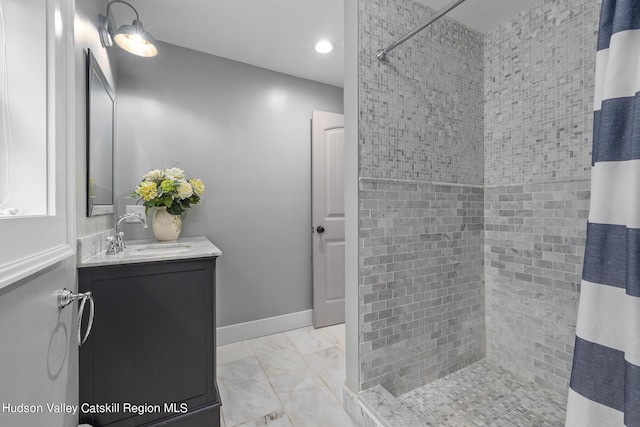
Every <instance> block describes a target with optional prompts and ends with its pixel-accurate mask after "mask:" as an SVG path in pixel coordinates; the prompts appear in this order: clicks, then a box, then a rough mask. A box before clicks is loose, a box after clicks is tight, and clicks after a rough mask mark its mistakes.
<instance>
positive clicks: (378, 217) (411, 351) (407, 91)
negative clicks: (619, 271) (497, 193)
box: [358, 0, 485, 394]
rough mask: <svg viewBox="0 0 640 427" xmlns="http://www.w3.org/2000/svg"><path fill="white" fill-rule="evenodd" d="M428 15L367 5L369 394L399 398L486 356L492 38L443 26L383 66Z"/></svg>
mask: <svg viewBox="0 0 640 427" xmlns="http://www.w3.org/2000/svg"><path fill="white" fill-rule="evenodd" d="M430 13H433V11H431V10H428V9H427V8H425V7H423V6H422V5H420V4H419V3H417V2H400V1H394V2H390V1H386V0H376V1H369V0H367V1H364V0H361V1H359V28H360V31H359V34H360V39H359V44H360V46H359V52H360V56H359V70H358V71H359V100H358V103H359V111H360V117H359V126H358V132H359V149H360V157H359V175H360V178H361V183H360V196H359V201H360V215H359V219H360V224H359V232H360V242H359V258H360V272H359V288H360V295H359V298H360V313H359V315H360V340H359V342H360V355H361V357H360V388H361V389H367V388H370V387H373V386H375V385H379V384H381V385H383V386H385V387H386V388H387V389H388V390H390V391H391V392H392V393H395V394H399V393H403V392H406V391H409V390H411V389H413V388H415V387H417V386H420V385H423V384H425V383H427V382H429V381H432V380H434V379H437V378H440V377H442V376H445V375H447V374H448V373H451V372H453V371H455V370H457V369H460V368H462V367H464V366H466V365H468V364H470V363H473V362H475V361H477V360H480V359H481V358H483V357H484V354H485V342H484V289H483V265H482V262H483V246H482V237H483V236H482V233H483V231H482V230H483V189H482V177H483V162H482V160H483V155H482V153H483V111H482V98H483V53H482V52H483V43H482V42H483V38H482V35H481V34H479V33H477V32H475V31H473V30H470V29H468V28H467V27H464V26H462V25H459V24H457V23H454V21H451V20H449V19H448V18H445V19H443V20H440V21H439V22H437V23H436V24H435V25H433V26H431V27H429V29H428V30H426V31H424V32H422V33H420V34H419V35H418V36H416V37H415V38H414V39H412V40H410V41H409V42H407V43H405V44H404V45H403V46H401V47H399V48H397V49H396V50H394V51H393V52H392V53H391V54H390V55H389V57H388V62H384V63H381V62H379V61H378V60H377V59H376V58H375V51H376V50H377V49H379V48H381V47H383V46H381V44H386V43H390V42H392V41H393V40H394V39H395V38H397V36H398V35H399V34H403V33H404V32H406V31H407V30H408V29H410V28H412V27H414V26H415V25H417V24H418V23H419V22H420V20H422V19H424V17H425V16H429V14H430ZM454 40H455V41H454ZM438 183H441V184H438ZM442 183H444V184H442Z"/></svg>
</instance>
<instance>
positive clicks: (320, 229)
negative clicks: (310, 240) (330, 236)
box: [316, 225, 324, 234]
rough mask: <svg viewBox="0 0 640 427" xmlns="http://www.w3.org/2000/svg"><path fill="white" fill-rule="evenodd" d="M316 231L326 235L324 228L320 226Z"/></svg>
mask: <svg viewBox="0 0 640 427" xmlns="http://www.w3.org/2000/svg"><path fill="white" fill-rule="evenodd" d="M316 231H317V232H318V233H319V234H322V233H324V227H323V226H321V225H320V226H318V228H316Z"/></svg>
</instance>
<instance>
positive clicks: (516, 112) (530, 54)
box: [484, 0, 599, 394]
mask: <svg viewBox="0 0 640 427" xmlns="http://www.w3.org/2000/svg"><path fill="white" fill-rule="evenodd" d="M598 12H599V2H598V1H594V0H563V1H559V0H555V1H554V0H545V1H543V2H541V3H539V4H537V5H536V6H534V7H533V8H532V9H530V10H528V11H526V12H524V13H522V14H520V15H518V16H516V17H514V18H512V19H511V20H509V21H508V22H506V23H504V24H503V25H501V26H499V27H498V28H496V29H495V30H493V31H492V32H490V33H488V34H487V35H486V38H485V45H484V54H485V89H484V90H485V111H484V114H485V140H484V144H485V148H484V150H485V160H484V161H485V172H484V176H485V286H486V287H485V293H486V315H487V325H486V327H487V337H486V339H487V357H488V359H489V360H490V361H494V362H497V363H498V364H499V365H500V366H502V367H503V368H505V369H508V370H510V371H512V372H514V373H516V374H519V375H521V376H523V377H526V378H528V379H530V380H532V381H535V382H537V383H539V384H541V385H543V386H545V387H547V388H550V389H554V390H556V391H558V392H560V393H563V394H566V392H567V389H568V381H569V375H570V371H571V361H572V355H573V342H574V337H575V335H574V334H575V321H576V316H577V305H578V297H579V289H580V275H581V270H582V260H583V254H584V243H585V230H586V218H587V215H588V208H589V206H588V204H589V172H590V162H591V158H590V154H591V136H592V126H593V124H592V110H593V91H594V87H593V82H594V69H595V45H596V29H597V18H598Z"/></svg>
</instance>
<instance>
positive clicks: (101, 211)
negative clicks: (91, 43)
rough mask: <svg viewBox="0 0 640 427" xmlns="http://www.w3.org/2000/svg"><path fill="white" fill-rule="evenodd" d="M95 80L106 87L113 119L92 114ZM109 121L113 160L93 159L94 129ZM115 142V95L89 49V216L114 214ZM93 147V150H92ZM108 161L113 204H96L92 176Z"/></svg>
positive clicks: (94, 150)
mask: <svg viewBox="0 0 640 427" xmlns="http://www.w3.org/2000/svg"><path fill="white" fill-rule="evenodd" d="M94 79H97V82H98V83H99V84H100V85H101V86H102V87H104V89H105V92H106V94H107V95H108V96H109V98H110V99H111V117H100V118H97V117H94V115H92V114H91V112H92V111H93V110H94V107H95V106H94V103H95V98H96V96H95V95H93V94H92V91H91V89H92V87H93V86H94V85H93V84H92V83H93V82H94ZM98 119H99V120H102V121H107V122H108V126H109V127H110V128H111V158H110V159H108V160H107V159H103V158H101V159H99V160H98V159H92V158H91V156H92V154H93V153H94V152H96V151H98V150H96V149H95V144H96V141H93V140H92V138H91V133H92V129H94V128H96V127H98V126H97V122H96V120H98ZM114 142H115V93H114V91H113V89H112V88H111V85H109V82H108V81H107V78H106V77H105V75H104V73H103V72H102V69H101V68H100V64H98V61H97V60H96V58H95V57H94V56H93V53H92V52H91V49H87V182H86V184H87V195H86V196H87V216H88V217H91V216H97V215H113V213H114V200H113V199H114V191H113V182H114V179H113V178H114V177H113V175H114V173H113V172H114V170H113V159H114V146H115V144H114ZM92 147H93V149H92ZM107 161H110V165H109V166H110V170H111V182H110V184H111V203H110V204H108V203H100V201H98V203H94V200H93V197H94V196H92V194H91V193H92V187H93V183H92V182H91V181H92V178H91V177H92V175H93V173H92V172H94V171H95V169H96V165H97V164H98V162H99V163H100V164H103V163H105V162H107Z"/></svg>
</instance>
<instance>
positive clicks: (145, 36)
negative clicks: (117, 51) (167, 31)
mask: <svg viewBox="0 0 640 427" xmlns="http://www.w3.org/2000/svg"><path fill="white" fill-rule="evenodd" d="M113 40H114V41H115V42H116V43H117V44H118V46H120V47H121V48H122V49H124V50H126V51H127V52H129V53H133V54H134V55H138V56H144V57H151V56H156V55H157V54H158V49H157V48H156V47H155V45H154V44H153V41H154V40H153V37H152V36H151V34H149V33H148V32H146V31H145V30H144V28H143V27H142V23H141V22H140V21H138V20H135V21H133V24H131V25H123V26H121V27H120V28H119V29H118V32H117V33H116V34H115V35H114V36H113Z"/></svg>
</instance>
